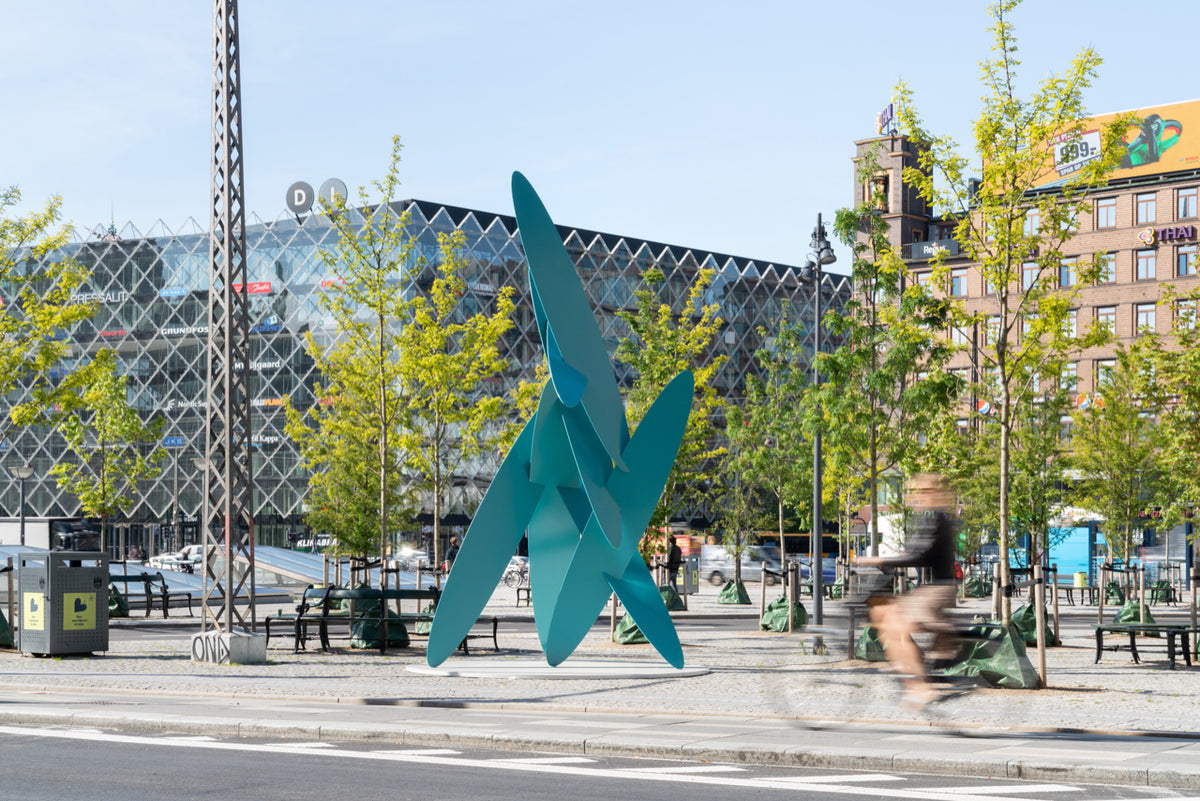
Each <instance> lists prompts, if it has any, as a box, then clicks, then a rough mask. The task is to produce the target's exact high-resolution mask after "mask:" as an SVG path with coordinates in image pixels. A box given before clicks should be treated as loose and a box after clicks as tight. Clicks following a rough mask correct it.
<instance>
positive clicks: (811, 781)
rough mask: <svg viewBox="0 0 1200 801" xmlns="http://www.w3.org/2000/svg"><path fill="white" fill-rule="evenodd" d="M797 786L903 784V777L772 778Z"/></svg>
mask: <svg viewBox="0 0 1200 801" xmlns="http://www.w3.org/2000/svg"><path fill="white" fill-rule="evenodd" d="M771 778H773V779H782V780H783V781H786V782H794V783H795V784H842V783H858V782H902V781H904V777H903V776H892V775H891V774H888V773H851V774H846V775H830V776H772V777H771Z"/></svg>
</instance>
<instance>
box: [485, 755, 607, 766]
mask: <svg viewBox="0 0 1200 801" xmlns="http://www.w3.org/2000/svg"><path fill="white" fill-rule="evenodd" d="M492 761H493V762H507V763H509V764H511V765H583V764H585V763H588V764H595V762H596V760H594V759H588V758H587V757H572V756H564V757H524V758H520V757H514V758H512V759H495V760H492Z"/></svg>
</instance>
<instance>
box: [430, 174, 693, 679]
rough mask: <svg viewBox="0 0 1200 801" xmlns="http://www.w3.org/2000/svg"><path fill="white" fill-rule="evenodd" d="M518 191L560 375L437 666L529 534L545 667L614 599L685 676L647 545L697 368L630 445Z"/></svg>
mask: <svg viewBox="0 0 1200 801" xmlns="http://www.w3.org/2000/svg"><path fill="white" fill-rule="evenodd" d="M512 193H513V206H514V207H515V209H516V212H517V225H518V227H519V228H520V231H521V242H522V245H523V246H524V249H525V258H526V261H527V262H528V264H529V289H530V293H531V295H532V297H533V309H534V314H535V316H536V318H537V326H538V334H539V335H540V336H541V339H542V346H543V348H544V350H545V353H546V361H547V363H548V364H549V367H550V380H549V381H547V382H546V387H545V389H544V390H543V391H542V397H541V400H540V401H539V403H538V408H537V411H536V412H535V413H534V416H533V418H532V419H530V421H529V422H528V423H527V424H526V425H525V428H524V430H523V431H522V432H521V435H520V436H519V437H518V438H517V441H516V444H515V445H513V448H512V450H511V451H509V453H508V456H506V457H505V459H504V462H503V463H502V464H501V465H500V469H499V470H498V471H497V473H496V477H495V478H494V479H493V480H492V484H491V486H490V487H489V489H488V492H487V495H485V496H484V498H483V502H482V503H481V504H480V505H479V509H478V510H477V511H476V513H475V517H474V519H473V520H472V522H471V526H470V528H469V529H467V534H466V536H465V537H464V538H463V544H462V547H461V549H460V550H459V552H458V556H457V557H456V558H455V560H454V569H453V570H452V571H451V572H450V576H449V577H448V579H447V581H446V586H445V590H444V592H443V593H442V597H441V600H440V601H439V603H438V606H437V612H436V613H435V614H434V617H433V627H432V631H431V632H430V635H429V647H428V649H427V650H426V657H425V658H426V661H427V662H428V663H429V665H430V666H431V667H436V666H437V665H440V664H441V663H442V662H444V661H445V660H446V659H447V658H448V657H449V656H450V655H451V654H452V653H454V650H455V649H456V648H457V647H458V645H459V643H460V642H462V639H463V637H465V636H466V634H467V632H468V631H469V630H470V628H471V626H472V625H473V624H474V623H475V620H476V618H478V617H479V613H480V612H481V611H482V610H483V607H484V605H485V604H486V603H487V601H488V598H490V597H491V594H492V591H493V590H494V589H495V587H496V583H497V581H499V579H500V576H501V575H502V574H503V572H504V568H505V566H506V565H507V564H508V560H509V557H510V556H511V555H512V553H513V552H514V551H515V550H516V547H517V544H518V543H519V542H520V540H521V535H522V533H525V532H528V535H529V575H530V577H531V579H532V580H533V581H534V582H535V586H536V588H537V592H536V593H534V594H533V596H532V602H533V616H534V621H535V622H536V624H537V631H538V638H539V639H540V640H541V643H542V649H543V650H544V651H545V653H546V661H547V662H549V663H550V664H551V665H557V664H559V663H560V662H562V661H563V660H564V659H566V658H567V657H568V656H570V655H571V653H572V652H573V651H574V650H575V648H576V647H577V646H578V645H579V643H580V642H582V641H583V638H584V636H586V635H587V632H588V630H589V629H590V628H591V627H592V624H593V623H595V622H596V618H597V617H598V616H599V614H600V612H601V611H602V610H603V609H604V605H605V603H606V602H607V600H608V597H609V594H610V593H613V592H615V593H616V594H617V597H618V598H620V599H621V603H623V604H624V605H625V608H626V610H627V611H628V613H629V614H630V615H632V616H633V619H634V620H635V621H636V622H637V624H638V627H639V628H640V629H641V630H642V633H643V634H645V635H646V639H647V640H649V641H650V644H651V645H653V646H654V648H655V650H657V651H658V652H659V654H661V655H662V657H663V658H664V659H666V660H667V662H668V663H670V664H671V665H672V666H674V667H676V668H682V667H683V649H682V648H681V647H680V645H679V637H678V636H677V635H676V633H675V626H674V624H673V623H672V622H671V617H670V615H668V614H667V608H666V605H665V604H664V603H663V600H662V597H661V596H660V595H659V592H658V588H657V587H656V586H655V585H654V581H653V579H652V578H651V576H650V571H649V570H648V569H647V568H646V564H645V562H643V561H642V557H641V555H640V554H639V553H638V547H637V546H638V541H639V540H640V539H641V537H642V534H643V533H644V532H645V529H646V525H647V523H648V522H649V521H650V515H651V513H653V511H654V507H655V505H656V504H657V502H658V498H659V495H661V494H662V490H663V486H664V485H665V484H666V480H667V474H668V473H669V472H670V470H671V465H672V464H673V463H674V461H675V456H676V454H677V453H678V452H679V443H680V441H681V440H682V439H683V431H684V428H685V427H686V426H687V419H688V413H689V411H690V410H691V405H692V394H693V391H694V388H693V381H692V374H691V372H690V371H687V370H685V371H684V372H682V373H680V374H679V375H677V376H675V378H674V379H673V380H672V381H671V382H670V383H669V384H668V385H667V386H666V388H665V389H663V391H662V392H661V393H660V394H659V396H658V398H657V399H655V402H654V405H653V406H651V408H650V410H649V412H647V414H646V416H645V418H643V420H642V422H641V424H640V425H639V426H638V428H637V431H636V432H634V435H633V436H632V437H630V435H629V425H628V423H627V421H626V419H625V410H624V407H623V406H622V404H621V396H620V393H619V392H618V390H617V382H616V379H615V378H614V376H613V369H612V364H611V363H610V362H609V359H608V351H607V350H606V349H605V346H604V340H603V339H601V337H600V329H599V327H598V326H597V325H596V319H595V317H594V316H593V315H592V309H591V306H590V305H589V304H588V301H587V296H586V295H585V294H584V291H583V285H582V284H581V283H580V282H579V276H577V275H576V274H575V268H574V265H573V264H572V263H571V259H570V258H569V257H568V256H567V251H566V248H564V247H563V243H562V239H561V238H560V237H559V235H558V230H557V229H556V228H555V226H554V223H553V222H552V221H551V219H550V215H549V213H548V212H547V211H546V207H545V206H543V205H542V201H541V199H540V198H539V197H538V196H537V193H536V192H535V191H534V189H533V186H531V185H530V183H529V181H528V180H526V179H525V176H523V175H521V174H520V173H519V172H518V173H513V179H512Z"/></svg>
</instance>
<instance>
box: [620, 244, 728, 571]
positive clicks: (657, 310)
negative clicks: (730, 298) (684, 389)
mask: <svg viewBox="0 0 1200 801" xmlns="http://www.w3.org/2000/svg"><path fill="white" fill-rule="evenodd" d="M642 280H643V281H644V282H645V283H646V288H644V289H640V290H638V291H637V292H636V293H635V296H634V308H633V309H632V310H626V311H620V312H618V313H617V316H618V317H619V318H620V319H621V321H622V322H624V323H625V325H626V326H628V328H629V334H628V335H627V336H625V337H622V338H621V340H620V342H618V343H617V350H616V354H615V356H616V359H617V360H618V361H620V362H623V363H624V364H626V365H628V366H629V367H631V368H632V369H633V370H634V372H635V374H636V375H635V378H634V380H633V385H632V386H631V387H630V388H629V390H628V391H627V392H626V393H625V404H626V415H627V417H628V419H629V425H630V429H631V431H632V430H635V429H636V428H637V425H638V423H640V422H641V420H642V418H643V417H644V416H645V414H646V412H647V411H649V409H650V407H651V405H652V404H653V403H654V401H655V400H656V399H657V398H658V396H659V393H661V392H662V390H663V388H664V387H666V386H667V384H668V383H669V382H670V381H671V380H672V379H673V378H675V376H677V375H679V373H680V372H682V371H684V370H691V371H692V376H693V378H694V381H695V395H694V398H693V400H692V410H691V412H690V414H689V415H688V423H687V428H686V429H685V430H684V434H683V441H682V443H681V444H680V446H679V455H678V456H677V457H676V459H675V463H674V464H673V465H672V466H671V472H670V474H669V475H668V476H667V482H666V488H665V489H664V490H663V493H662V496H661V497H660V498H659V501H658V505H657V506H656V507H655V509H654V513H653V514H652V515H651V516H650V522H649V528H651V529H657V528H661V527H663V526H666V525H668V524H669V523H670V522H671V518H672V516H674V515H675V514H676V513H678V512H679V511H680V510H682V509H684V508H685V507H687V506H689V505H691V504H695V503H699V502H703V501H711V497H710V493H711V487H712V485H713V484H714V483H715V482H716V481H717V479H718V460H719V459H720V458H721V457H722V456H723V455H724V452H725V451H724V448H723V447H722V446H721V445H720V443H719V442H718V437H717V430H716V424H715V421H716V419H717V418H718V417H719V416H720V415H721V414H722V412H723V411H724V409H725V403H724V401H723V400H722V399H721V397H720V396H719V395H718V394H717V391H716V388H715V387H714V386H713V385H712V382H713V379H714V378H715V377H716V376H717V375H719V374H720V371H721V367H722V366H723V365H724V364H725V357H724V356H716V357H712V356H711V352H710V349H711V347H712V343H713V341H714V340H715V339H716V337H717V334H718V333H719V332H720V330H721V327H722V325H723V322H722V320H721V318H720V317H719V316H718V307H717V305H716V304H705V303H704V295H705V292H706V291H707V289H708V287H709V285H710V284H711V283H712V280H713V272H712V271H711V270H703V271H701V272H699V273H697V275H696V278H695V280H694V281H693V283H692V285H691V287H690V289H689V290H688V293H687V296H686V298H685V299H684V301H683V304H682V308H673V307H672V306H671V304H670V303H668V302H666V301H664V300H663V299H662V294H663V293H664V292H665V291H666V290H668V289H669V287H668V286H667V282H666V279H665V276H664V275H663V274H662V272H661V271H660V270H658V269H657V268H653V269H650V270H647V271H646V272H645V273H643V275H642ZM656 541H657V540H656ZM645 542H648V540H647V541H645ZM649 555H650V554H645V553H644V554H643V556H649Z"/></svg>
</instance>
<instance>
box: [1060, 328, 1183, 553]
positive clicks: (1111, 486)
mask: <svg viewBox="0 0 1200 801" xmlns="http://www.w3.org/2000/svg"><path fill="white" fill-rule="evenodd" d="M1153 364H1154V362H1153V358H1152V356H1151V354H1150V353H1148V352H1147V350H1145V349H1143V348H1138V347H1134V348H1131V349H1126V348H1118V349H1117V359H1116V369H1115V370H1113V371H1112V372H1111V373H1109V374H1108V375H1106V376H1104V377H1102V379H1101V383H1100V387H1099V392H1098V393H1097V399H1096V400H1095V401H1094V402H1093V403H1092V405H1091V406H1089V407H1088V408H1087V409H1085V410H1079V411H1077V412H1076V414H1075V434H1074V442H1075V453H1076V458H1077V460H1078V463H1079V472H1080V476H1081V479H1080V481H1079V489H1078V504H1079V505H1080V506H1082V507H1083V508H1085V509H1088V510H1089V511H1092V512H1095V513H1096V514H1098V515H1100V516H1101V517H1102V518H1104V540H1105V542H1106V543H1107V546H1108V560H1109V561H1110V562H1111V561H1112V560H1113V559H1121V560H1128V559H1129V557H1130V556H1131V555H1132V554H1133V534H1134V532H1135V531H1138V530H1140V529H1141V528H1142V526H1143V525H1144V523H1143V520H1144V518H1145V514H1146V513H1147V512H1149V511H1151V510H1158V509H1160V508H1162V507H1163V506H1165V505H1167V504H1168V502H1169V499H1170V498H1171V497H1173V496H1174V495H1175V494H1176V493H1175V491H1174V490H1175V488H1174V486H1173V483H1174V482H1173V481H1172V480H1171V476H1172V473H1171V472H1170V470H1169V469H1168V467H1167V464H1166V463H1165V462H1164V460H1163V458H1162V454H1164V453H1165V452H1167V451H1168V450H1169V446H1170V444H1171V443H1170V440H1169V439H1168V436H1169V433H1168V429H1167V427H1165V426H1160V425H1158V423H1157V420H1156V418H1157V416H1158V415H1159V414H1160V413H1161V412H1162V411H1163V403H1162V396H1161V394H1160V393H1159V391H1158V389H1157V387H1156V384H1155V370H1154V368H1153Z"/></svg>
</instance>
